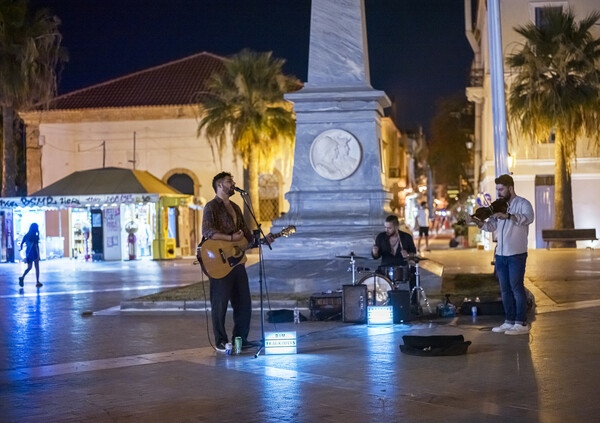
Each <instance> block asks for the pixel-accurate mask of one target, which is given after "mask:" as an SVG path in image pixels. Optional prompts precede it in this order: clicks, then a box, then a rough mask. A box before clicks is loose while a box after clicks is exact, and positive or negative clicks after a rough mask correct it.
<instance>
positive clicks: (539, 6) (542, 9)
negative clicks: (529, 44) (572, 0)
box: [529, 1, 569, 28]
mask: <svg viewBox="0 0 600 423" xmlns="http://www.w3.org/2000/svg"><path fill="white" fill-rule="evenodd" d="M568 7H569V2H567V1H551V2H534V3H529V14H530V17H531V21H532V22H533V23H534V24H535V26H537V27H538V28H541V27H543V26H544V25H545V24H546V23H547V21H548V12H550V11H553V10H554V11H555V10H557V9H559V10H563V11H566V10H567V8H568Z"/></svg>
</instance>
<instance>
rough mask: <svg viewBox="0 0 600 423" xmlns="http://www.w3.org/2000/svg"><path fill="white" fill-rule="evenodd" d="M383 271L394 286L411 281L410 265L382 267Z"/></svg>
mask: <svg viewBox="0 0 600 423" xmlns="http://www.w3.org/2000/svg"><path fill="white" fill-rule="evenodd" d="M381 271H383V272H384V273H385V275H387V277H388V279H389V280H390V281H392V282H393V283H394V284H396V283H404V282H408V281H409V279H410V267H409V266H408V265H407V266H387V267H382V268H381Z"/></svg>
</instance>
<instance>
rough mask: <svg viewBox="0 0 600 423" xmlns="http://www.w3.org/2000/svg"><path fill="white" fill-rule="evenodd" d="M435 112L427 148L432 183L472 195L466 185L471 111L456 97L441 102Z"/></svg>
mask: <svg viewBox="0 0 600 423" xmlns="http://www.w3.org/2000/svg"><path fill="white" fill-rule="evenodd" d="M436 108H437V111H436V114H435V116H434V117H433V120H432V122H431V141H430V145H429V164H430V166H431V168H432V169H433V174H434V178H435V181H436V183H437V184H442V185H445V186H446V187H448V186H457V187H459V189H461V192H468V193H472V187H471V186H470V185H467V181H468V180H469V174H468V171H467V169H468V168H469V167H470V160H471V159H470V156H469V150H468V149H467V143H468V142H472V134H473V127H474V114H473V107H472V105H471V104H470V103H469V102H467V100H466V98H464V96H456V97H450V98H443V99H440V100H439V101H438V103H437V106H436ZM465 185H466V186H465ZM450 200H452V199H449V202H452V201H450Z"/></svg>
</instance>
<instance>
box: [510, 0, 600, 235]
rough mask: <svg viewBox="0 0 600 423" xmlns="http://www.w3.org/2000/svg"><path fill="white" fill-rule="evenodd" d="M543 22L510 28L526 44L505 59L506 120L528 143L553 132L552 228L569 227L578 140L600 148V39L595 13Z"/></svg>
mask: <svg viewBox="0 0 600 423" xmlns="http://www.w3.org/2000/svg"><path fill="white" fill-rule="evenodd" d="M546 17H547V20H546V21H545V23H544V24H543V25H540V27H536V26H535V25H534V24H527V25H524V26H520V27H517V28H515V31H517V32H518V33H519V34H521V35H522V36H523V37H524V38H525V41H524V42H523V44H522V45H521V47H520V49H519V50H518V51H517V52H516V53H514V54H512V55H511V56H509V57H508V59H507V63H508V64H509V65H510V66H511V67H512V71H513V73H514V76H513V80H512V82H511V86H510V91H509V115H510V119H511V122H512V123H513V124H514V126H515V127H516V128H518V129H520V130H521V132H522V134H523V136H525V137H526V138H528V139H530V140H536V141H541V140H546V139H548V137H549V135H550V134H551V133H552V132H554V133H555V135H556V141H555V162H556V163H555V177H554V181H555V196H554V198H555V204H554V213H555V214H554V227H555V228H557V229H562V228H573V227H574V219H573V200H572V195H571V161H572V160H573V159H574V158H576V146H577V140H578V139H580V138H582V137H587V138H588V139H589V140H590V141H592V142H593V143H595V144H596V145H600V69H599V67H598V64H599V60H600V39H598V38H595V37H594V36H593V35H592V33H591V32H590V30H591V29H592V27H593V26H594V25H597V22H598V20H599V19H600V12H594V13H591V14H590V15H589V16H587V17H585V18H584V19H582V20H581V21H579V23H577V22H575V17H574V15H573V12H572V11H571V10H569V11H566V12H563V11H562V9H558V8H557V9H554V8H552V9H549V10H548V11H547V16H546ZM571 246H572V244H571Z"/></svg>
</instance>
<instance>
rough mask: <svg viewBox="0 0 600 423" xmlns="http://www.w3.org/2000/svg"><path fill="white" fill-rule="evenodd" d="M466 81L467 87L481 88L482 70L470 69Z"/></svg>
mask: <svg viewBox="0 0 600 423" xmlns="http://www.w3.org/2000/svg"><path fill="white" fill-rule="evenodd" d="M468 79H469V80H468V83H469V84H468V86H469V87H483V68H472V69H471V71H470V72H469V78H468Z"/></svg>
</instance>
